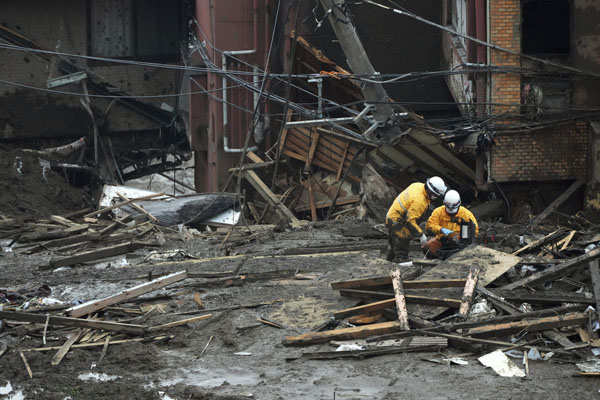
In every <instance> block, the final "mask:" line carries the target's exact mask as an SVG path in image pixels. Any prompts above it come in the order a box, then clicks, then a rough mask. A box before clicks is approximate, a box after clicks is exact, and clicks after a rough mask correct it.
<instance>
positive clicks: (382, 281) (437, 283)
mask: <svg viewBox="0 0 600 400" xmlns="http://www.w3.org/2000/svg"><path fill="white" fill-rule="evenodd" d="M466 282H467V281H466V279H432V280H418V281H404V282H403V285H404V288H405V289H433V288H448V287H464V286H465V283H466ZM391 284H392V278H391V277H389V276H380V277H374V278H367V279H355V280H352V281H342V282H333V283H332V284H331V288H332V289H336V290H339V289H353V288H366V287H371V286H385V285H391Z"/></svg>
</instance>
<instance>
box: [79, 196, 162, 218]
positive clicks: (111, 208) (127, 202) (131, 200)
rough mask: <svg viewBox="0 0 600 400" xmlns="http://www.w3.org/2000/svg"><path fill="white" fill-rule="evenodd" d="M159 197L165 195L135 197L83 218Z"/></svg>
mask: <svg viewBox="0 0 600 400" xmlns="http://www.w3.org/2000/svg"><path fill="white" fill-rule="evenodd" d="M160 196H165V194H164V193H152V194H149V195H148V196H143V197H136V198H135V199H130V200H127V201H123V202H121V203H117V204H114V205H112V206H110V207H105V208H102V209H100V210H97V211H92V212H91V213H88V214H86V215H84V216H83V218H86V217H95V216H97V215H103V214H106V213H107V212H109V211H112V210H116V209H117V208H121V207H123V206H126V205H127V204H129V203H132V202H134V201H142V200H150V199H153V198H155V197H160Z"/></svg>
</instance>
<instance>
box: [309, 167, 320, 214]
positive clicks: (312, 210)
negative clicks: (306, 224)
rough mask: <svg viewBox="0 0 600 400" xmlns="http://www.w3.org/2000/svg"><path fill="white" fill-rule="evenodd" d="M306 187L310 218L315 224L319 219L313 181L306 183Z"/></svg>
mask: <svg viewBox="0 0 600 400" xmlns="http://www.w3.org/2000/svg"><path fill="white" fill-rule="evenodd" d="M311 161H312V160H311ZM306 185H307V186H308V201H309V203H310V217H311V219H312V221H313V222H317V221H318V220H319V218H318V217H317V207H316V206H315V194H314V192H313V187H312V181H311V179H309V180H308V181H307V182H306Z"/></svg>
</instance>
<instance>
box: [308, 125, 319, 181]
mask: <svg viewBox="0 0 600 400" xmlns="http://www.w3.org/2000/svg"><path fill="white" fill-rule="evenodd" d="M318 144H319V134H318V133H317V131H316V130H314V129H313V130H312V131H311V132H310V148H309V149H308V157H307V158H306V163H305V164H304V171H305V172H308V171H310V167H311V165H312V162H313V158H315V151H316V150H317V145H318Z"/></svg>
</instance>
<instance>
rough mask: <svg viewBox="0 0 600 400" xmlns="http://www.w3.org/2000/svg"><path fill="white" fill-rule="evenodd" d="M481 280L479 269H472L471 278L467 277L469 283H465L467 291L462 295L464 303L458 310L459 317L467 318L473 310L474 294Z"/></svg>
mask: <svg viewBox="0 0 600 400" xmlns="http://www.w3.org/2000/svg"><path fill="white" fill-rule="evenodd" d="M478 278H479V267H471V270H470V271H469V276H467V283H465V289H464V291H463V295H462V301H461V303H460V307H459V308H458V315H460V316H461V317H466V316H467V314H468V313H469V309H470V308H471V302H472V301H473V293H474V292H475V287H476V286H477V279H478Z"/></svg>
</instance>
